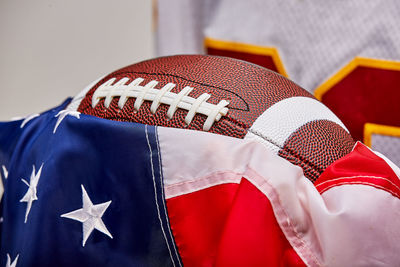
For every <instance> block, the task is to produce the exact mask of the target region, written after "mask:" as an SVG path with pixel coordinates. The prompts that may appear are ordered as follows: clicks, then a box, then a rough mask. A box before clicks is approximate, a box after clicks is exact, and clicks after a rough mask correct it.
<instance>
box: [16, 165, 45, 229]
mask: <svg viewBox="0 0 400 267" xmlns="http://www.w3.org/2000/svg"><path fill="white" fill-rule="evenodd" d="M42 168H43V164H42V166H40V168H39V170H38V172H37V173H36V174H35V165H33V170H32V173H31V178H30V183H28V182H27V181H26V180H25V179H21V180H22V182H24V183H25V184H26V185H27V186H28V187H29V188H28V191H27V192H26V193H25V196H24V197H23V198H21V200H20V201H19V202H27V203H28V204H27V206H26V213H25V223H26V222H27V220H28V215H29V212H30V211H31V207H32V202H33V201H35V200H37V199H38V198H37V195H36V192H37V190H36V187H37V185H38V182H39V179H40V174H41V173H42Z"/></svg>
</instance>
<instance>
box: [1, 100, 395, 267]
mask: <svg viewBox="0 0 400 267" xmlns="http://www.w3.org/2000/svg"><path fill="white" fill-rule="evenodd" d="M0 166H1V171H0V173H1V177H2V183H3V185H4V193H3V196H2V200H1V204H0V212H1V220H0V238H1V240H0V265H2V266H10V267H11V266H96V265H97V266H183V265H186V266H234V265H235V266H256V265H258V266H259V265H264V266H304V265H307V266H346V265H347V266H348V265H352V266H358V265H360V266H361V265H363V266H375V265H380V266H396V265H399V264H400V257H398V251H399V249H400V244H399V242H397V241H398V240H399V238H400V230H399V229H400V228H399V220H398V217H399V213H400V201H399V197H400V182H399V178H398V175H399V173H400V172H399V170H398V168H397V167H396V166H394V165H393V164H392V163H391V162H390V161H389V160H387V159H386V158H384V157H383V156H382V155H378V154H376V153H374V152H373V151H371V150H369V149H368V148H367V147H365V146H364V145H363V144H361V143H358V144H357V145H356V146H355V148H354V150H353V152H351V153H350V154H349V155H347V156H346V157H344V158H342V159H340V160H339V161H337V162H335V163H334V164H332V165H331V166H330V167H329V168H328V169H327V170H326V171H325V172H324V173H323V174H322V176H321V177H320V178H319V179H318V180H317V181H316V183H315V185H314V184H312V183H311V181H310V180H308V179H307V178H306V177H305V176H304V174H303V172H302V169H301V168H299V167H297V166H295V165H293V164H291V163H289V162H288V161H286V160H285V159H283V158H280V157H279V156H277V155H275V154H273V153H272V152H270V151H269V150H268V149H267V148H265V147H264V146H262V145H261V144H259V143H256V142H251V141H246V140H242V139H235V138H231V137H227V136H221V135H216V134H212V133H207V132H199V131H191V130H185V129H174V128H165V127H155V126H149V125H143V124H138V123H129V122H118V121H111V120H106V119H101V118H97V117H93V116H89V115H85V114H80V113H79V112H77V111H76V110H74V109H73V105H71V104H70V100H67V101H66V102H64V103H63V104H62V105H60V106H59V107H56V108H54V109H51V110H49V111H47V112H43V113H41V114H37V115H35V116H30V117H27V118H25V119H22V120H15V121H10V122H3V123H1V124H0Z"/></svg>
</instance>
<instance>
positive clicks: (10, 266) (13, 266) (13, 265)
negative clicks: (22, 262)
mask: <svg viewBox="0 0 400 267" xmlns="http://www.w3.org/2000/svg"><path fill="white" fill-rule="evenodd" d="M18 258H19V254H18V255H17V257H15V259H14V261H13V262H11V257H10V254H8V253H7V263H6V267H16V266H17V262H18Z"/></svg>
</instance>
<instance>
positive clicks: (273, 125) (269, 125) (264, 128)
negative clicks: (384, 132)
mask: <svg viewBox="0 0 400 267" xmlns="http://www.w3.org/2000/svg"><path fill="white" fill-rule="evenodd" d="M316 120H328V121H332V122H335V123H337V124H339V125H340V126H342V127H343V128H344V129H345V130H346V131H347V132H348V130H347V128H346V127H345V126H344V124H343V123H342V122H341V121H340V120H339V118H338V117H336V115H335V114H333V113H332V111H330V109H328V108H327V107H326V106H325V105H324V104H322V103H321V102H319V101H318V100H315V99H313V98H309V97H291V98H286V99H284V100H282V101H280V102H278V103H276V104H274V105H272V106H271V107H270V108H268V109H267V110H266V111H264V113H263V114H262V115H261V116H260V117H258V118H257V119H256V121H255V122H254V123H253V125H252V126H251V128H250V130H249V132H248V133H247V134H246V136H245V138H247V139H254V138H256V139H257V140H259V141H261V142H262V143H264V144H265V145H267V146H268V147H269V148H270V149H272V150H273V151H275V152H278V151H279V148H280V147H283V145H284V144H285V141H286V139H287V138H288V137H289V136H290V135H291V134H292V133H294V132H295V131H296V130H297V129H298V128H300V127H301V126H303V125H304V124H306V123H308V122H310V121H316ZM270 140H271V141H270ZM271 142H272V143H273V144H275V145H272V144H271Z"/></svg>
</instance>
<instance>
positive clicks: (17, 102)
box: [0, 0, 154, 120]
mask: <svg viewBox="0 0 400 267" xmlns="http://www.w3.org/2000/svg"><path fill="white" fill-rule="evenodd" d="M151 5H152V1H140V0H115V1H98V0H86V1H79V0H69V1H61V0H38V1H29V0H3V1H0V34H1V42H0V80H1V87H0V120H8V119H10V118H11V117H14V116H26V115H27V114H30V113H38V112H42V111H44V110H46V109H48V108H51V107H54V106H56V105H58V104H59V103H61V102H62V101H63V100H64V99H65V98H66V97H68V96H74V95H75V94H77V93H78V92H79V91H81V90H82V89H83V88H84V87H85V86H86V85H88V84H89V83H90V82H91V81H93V80H95V79H97V78H99V77H100V76H102V75H104V74H106V73H109V72H111V71H113V70H115V69H118V68H121V67H124V66H126V65H129V64H132V63H135V62H138V61H141V60H143V59H146V58H151V57H153V55H154V52H153V32H152V25H151V24H152V6H151Z"/></svg>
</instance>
